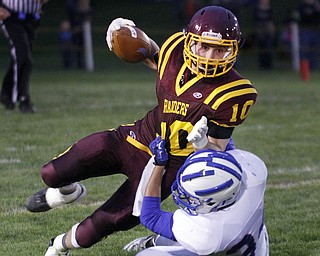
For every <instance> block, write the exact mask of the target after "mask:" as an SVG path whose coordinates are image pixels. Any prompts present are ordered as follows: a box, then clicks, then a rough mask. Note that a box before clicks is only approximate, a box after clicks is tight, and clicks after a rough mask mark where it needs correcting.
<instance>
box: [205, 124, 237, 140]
mask: <svg viewBox="0 0 320 256" xmlns="http://www.w3.org/2000/svg"><path fill="white" fill-rule="evenodd" d="M208 128H209V130H208V135H209V136H211V137H213V138H217V139H229V138H230V137H231V135H232V133H233V130H234V127H222V126H219V125H217V124H215V123H213V122H209V123H208Z"/></svg>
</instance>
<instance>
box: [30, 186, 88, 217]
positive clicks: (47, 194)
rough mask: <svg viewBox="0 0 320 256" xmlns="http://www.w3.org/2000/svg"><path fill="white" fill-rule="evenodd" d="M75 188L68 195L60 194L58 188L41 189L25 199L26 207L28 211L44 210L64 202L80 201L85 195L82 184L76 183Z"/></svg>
mask: <svg viewBox="0 0 320 256" xmlns="http://www.w3.org/2000/svg"><path fill="white" fill-rule="evenodd" d="M76 185H77V187H76V190H75V191H74V192H73V193H71V194H68V195H64V194H61V193H60V191H59V189H58V188H45V189H41V190H40V191H38V192H37V193H35V194H34V195H32V196H30V197H29V198H28V199H27V201H26V208H27V210H28V211H30V212H46V211H49V210H51V209H52V208H56V207H59V206H61V205H64V204H70V203H73V202H79V201H81V200H82V199H83V198H84V197H85V196H86V195H87V189H86V187H85V186H84V185H82V184H79V183H77V184H76Z"/></svg>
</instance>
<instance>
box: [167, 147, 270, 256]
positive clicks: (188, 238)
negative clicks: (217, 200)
mask: <svg viewBox="0 0 320 256" xmlns="http://www.w3.org/2000/svg"><path fill="white" fill-rule="evenodd" d="M228 153H230V154H231V155H233V156H234V157H235V159H236V160H237V161H238V162H239V163H240V165H241V166H242V170H243V182H242V185H241V186H242V188H241V193H240V195H239V199H238V200H237V202H236V203H235V204H233V205H232V206H230V207H228V208H226V209H224V210H220V211H217V212H211V213H208V214H199V215H197V216H190V215H188V214H187V213H186V212H185V211H183V210H181V209H179V210H177V211H176V212H175V213H174V215H173V227H172V231H173V233H174V235H175V238H176V239H177V241H178V242H179V243H180V245H182V246H183V247H184V248H185V249H187V250H188V251H190V252H193V253H195V254H198V255H208V254H211V253H219V255H226V254H220V253H228V254H227V255H247V254H245V253H244V252H245V250H246V249H247V248H255V255H259V256H265V255H268V251H269V250H268V234H267V230H266V228H265V226H264V223H263V221H264V192H265V186H266V179H267V168H266V166H265V164H264V162H263V161H262V160H261V159H260V158H258V157H257V156H255V155H254V154H252V153H249V152H246V151H242V150H238V149H236V150H231V151H228ZM244 220H246V221H244Z"/></svg>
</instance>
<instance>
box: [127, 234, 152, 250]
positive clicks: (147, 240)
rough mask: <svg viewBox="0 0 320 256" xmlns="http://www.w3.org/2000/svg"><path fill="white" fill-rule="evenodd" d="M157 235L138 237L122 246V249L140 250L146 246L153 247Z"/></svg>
mask: <svg viewBox="0 0 320 256" xmlns="http://www.w3.org/2000/svg"><path fill="white" fill-rule="evenodd" d="M157 236H158V235H150V236H144V237H139V238H137V239H135V240H133V241H131V242H130V243H128V244H127V245H126V246H125V247H123V250H124V251H127V252H140V251H142V250H144V249H146V248H149V247H153V246H155V239H156V238H157Z"/></svg>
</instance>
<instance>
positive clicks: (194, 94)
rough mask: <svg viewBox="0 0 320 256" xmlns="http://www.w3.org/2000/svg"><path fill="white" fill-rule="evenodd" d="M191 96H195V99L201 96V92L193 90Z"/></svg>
mask: <svg viewBox="0 0 320 256" xmlns="http://www.w3.org/2000/svg"><path fill="white" fill-rule="evenodd" d="M193 97H195V98H196V99H201V98H202V93H201V92H195V93H193Z"/></svg>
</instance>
